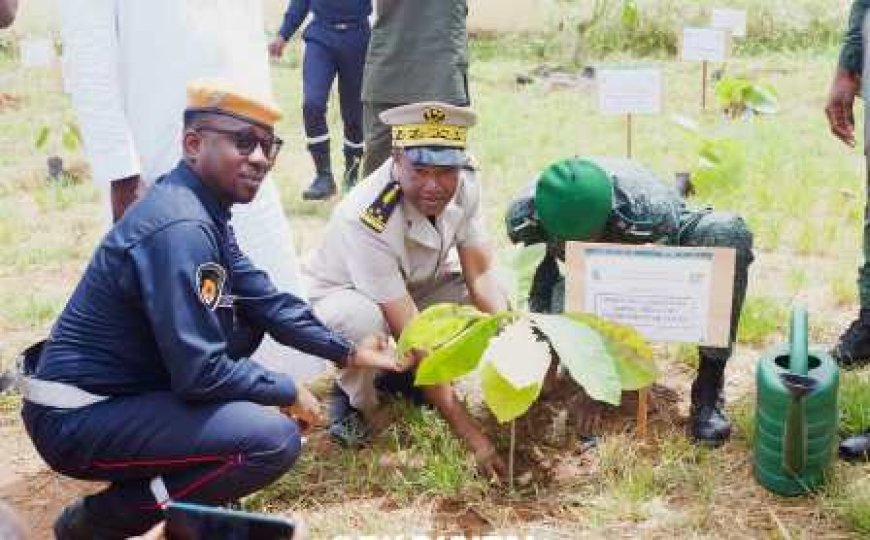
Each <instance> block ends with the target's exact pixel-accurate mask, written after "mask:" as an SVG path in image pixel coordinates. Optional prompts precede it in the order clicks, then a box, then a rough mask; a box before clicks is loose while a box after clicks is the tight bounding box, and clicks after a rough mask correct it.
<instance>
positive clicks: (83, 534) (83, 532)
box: [54, 499, 95, 540]
mask: <svg viewBox="0 0 870 540" xmlns="http://www.w3.org/2000/svg"><path fill="white" fill-rule="evenodd" d="M54 537H55V538H57V540H90V539H91V538H94V537H95V534H94V528H93V526H92V525H91V522H90V520H89V519H88V514H87V511H86V510H85V504H84V499H78V500H76V501H75V502H74V503H72V504H71V505H69V506H67V507H66V508H64V509H63V510H62V511H61V513H60V515H59V516H58V517H57V519H56V520H55V521H54Z"/></svg>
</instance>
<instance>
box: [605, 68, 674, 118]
mask: <svg viewBox="0 0 870 540" xmlns="http://www.w3.org/2000/svg"><path fill="white" fill-rule="evenodd" d="M596 79H598V108H599V110H600V111H601V113H602V114H658V113H660V112H661V110H662V72H661V70H660V69H659V68H656V67H639V68H618V67H613V68H600V69H599V70H598V73H597V74H596Z"/></svg>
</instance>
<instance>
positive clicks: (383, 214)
mask: <svg viewBox="0 0 870 540" xmlns="http://www.w3.org/2000/svg"><path fill="white" fill-rule="evenodd" d="M400 202H402V187H401V186H400V185H399V183H398V182H396V181H395V180H393V181H391V182H389V183H387V185H386V186H384V189H383V190H381V193H380V194H379V195H378V197H377V198H376V199H375V200H374V202H373V203H372V204H370V205H369V206H368V207H367V208H366V209H365V210H363V211H362V213H361V214H360V216H359V219H360V221H362V222H363V223H365V224H366V226H367V227H368V228H370V229H371V230H373V231H375V232H376V233H382V232H384V229H385V228H386V227H387V222H388V221H389V220H390V216H392V215H393V212H394V211H395V210H396V207H397V206H398V205H399V203H400Z"/></svg>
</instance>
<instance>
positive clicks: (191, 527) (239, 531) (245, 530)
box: [165, 502, 295, 540]
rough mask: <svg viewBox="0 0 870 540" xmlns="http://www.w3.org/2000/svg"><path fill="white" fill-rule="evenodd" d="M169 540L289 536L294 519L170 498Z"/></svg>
mask: <svg viewBox="0 0 870 540" xmlns="http://www.w3.org/2000/svg"><path fill="white" fill-rule="evenodd" d="M165 516H166V538H167V540H205V539H209V540H211V539H214V540H289V539H291V538H293V532H294V531H295V525H294V523H293V521H292V520H290V519H287V518H284V517H279V516H271V515H268V514H257V513H254V512H243V511H241V510H229V509H226V508H220V507H215V506H205V505H201V504H193V503H184V502H171V503H169V504H168V505H167V506H166V510H165Z"/></svg>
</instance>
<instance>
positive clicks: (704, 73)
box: [701, 60, 707, 111]
mask: <svg viewBox="0 0 870 540" xmlns="http://www.w3.org/2000/svg"><path fill="white" fill-rule="evenodd" d="M701 110H702V111H706V110H707V61H706V60H704V61H703V62H701Z"/></svg>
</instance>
